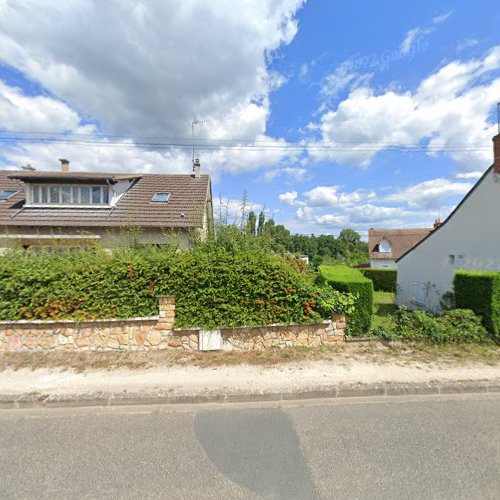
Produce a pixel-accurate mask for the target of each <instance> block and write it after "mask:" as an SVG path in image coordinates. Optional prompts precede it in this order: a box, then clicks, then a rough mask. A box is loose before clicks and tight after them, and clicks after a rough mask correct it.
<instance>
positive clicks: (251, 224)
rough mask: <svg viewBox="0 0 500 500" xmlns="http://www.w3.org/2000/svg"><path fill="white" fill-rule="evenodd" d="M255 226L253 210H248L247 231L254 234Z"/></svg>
mask: <svg viewBox="0 0 500 500" xmlns="http://www.w3.org/2000/svg"><path fill="white" fill-rule="evenodd" d="M256 228H257V217H256V216H255V212H253V211H250V213H249V214H248V224H247V233H248V234H249V235H251V236H254V235H255V231H256Z"/></svg>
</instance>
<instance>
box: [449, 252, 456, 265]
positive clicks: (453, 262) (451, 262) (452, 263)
mask: <svg viewBox="0 0 500 500" xmlns="http://www.w3.org/2000/svg"><path fill="white" fill-rule="evenodd" d="M448 262H449V263H450V264H451V265H452V266H454V265H455V256H454V255H449V256H448Z"/></svg>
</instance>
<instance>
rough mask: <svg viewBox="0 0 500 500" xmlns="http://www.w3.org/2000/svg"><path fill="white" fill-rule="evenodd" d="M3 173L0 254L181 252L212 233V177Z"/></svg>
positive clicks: (0, 173) (0, 179)
mask: <svg viewBox="0 0 500 500" xmlns="http://www.w3.org/2000/svg"><path fill="white" fill-rule="evenodd" d="M68 163H69V162H67V161H66V160H64V161H63V162H62V169H61V171H58V172H42V171H14V170H0V252H3V251H5V250H6V249H8V248H13V247H17V248H25V249H28V248H32V249H35V250H36V249H39V248H45V249H55V248H81V247H85V246H90V245H94V244H95V243H96V242H99V244H100V245H101V246H102V247H104V248H110V249H112V248H117V247H123V246H128V245H130V244H131V243H132V242H134V243H138V244H143V245H147V244H152V245H164V244H172V243H174V244H177V245H178V246H179V247H183V248H188V247H189V246H190V244H191V242H192V240H193V238H194V237H195V236H196V237H202V238H203V237H205V236H206V235H207V234H208V232H209V231H210V230H211V228H212V223H213V208H212V189H211V182H210V177H209V176H208V175H200V173H199V168H198V169H196V171H195V174H194V175H169V174H164V175H162V174H113V173H103V172H100V173H95V172H70V171H69V169H68V168H67V167H68Z"/></svg>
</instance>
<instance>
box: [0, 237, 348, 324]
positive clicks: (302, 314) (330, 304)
mask: <svg viewBox="0 0 500 500" xmlns="http://www.w3.org/2000/svg"><path fill="white" fill-rule="evenodd" d="M229 246H230V245H229V244H228V245H227V248H224V247H222V248H218V247H217V246H214V245H212V246H211V245H210V244H206V245H201V246H200V247H198V248H195V249H193V250H192V251H177V250H176V249H175V248H172V249H168V250H154V249H149V250H120V251H115V252H113V253H112V254H110V253H106V252H104V251H102V250H99V249H96V250H95V251H89V252H78V253H75V254H71V253H61V254H47V253H41V254H38V255H36V254H34V253H32V252H23V251H12V252H9V253H7V254H6V255H4V256H2V257H0V320H19V319H57V318H74V319H86V318H88V319H91V318H110V317H111V318H113V317H115V318H129V317H134V316H151V315H156V314H158V295H174V296H175V297H176V303H177V307H176V326H178V327H207V328H213V327H217V326H238V325H259V324H268V323H304V322H311V321H316V320H320V319H321V318H322V317H323V318H324V317H329V315H331V314H332V313H333V312H341V313H342V312H346V311H348V310H350V308H351V307H352V302H353V298H352V297H351V298H349V297H348V296H346V295H345V294H341V293H338V292H335V293H332V290H331V289H330V288H329V287H326V286H324V287H320V286H318V285H317V284H316V283H315V275H313V274H312V273H310V272H309V271H308V270H307V269H306V268H305V266H304V265H303V263H302V262H297V261H296V260H294V259H287V258H284V257H281V256H278V255H275V254H273V253H271V252H269V251H267V250H265V249H264V250H259V249H250V250H248V251H240V250H239V249H236V250H235V249H231V248H229Z"/></svg>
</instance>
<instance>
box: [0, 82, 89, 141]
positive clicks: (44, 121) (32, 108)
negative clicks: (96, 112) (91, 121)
mask: <svg viewBox="0 0 500 500" xmlns="http://www.w3.org/2000/svg"><path fill="white" fill-rule="evenodd" d="M0 116H1V117H2V121H1V123H0V129H4V130H8V131H16V132H17V131H21V132H23V131H30V130H37V131H42V132H65V131H68V130H74V129H75V128H76V127H77V126H78V123H79V121H80V118H79V116H78V114H77V113H75V111H73V110H72V109H70V108H69V107H68V106H67V105H66V104H64V103H63V102H61V101H58V100H56V99H53V98H51V97H47V96H42V95H37V96H30V95H26V94H25V93H23V91H22V90H21V89H19V88H16V87H10V86H9V85H7V84H6V83H4V82H2V81H1V80H0Z"/></svg>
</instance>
